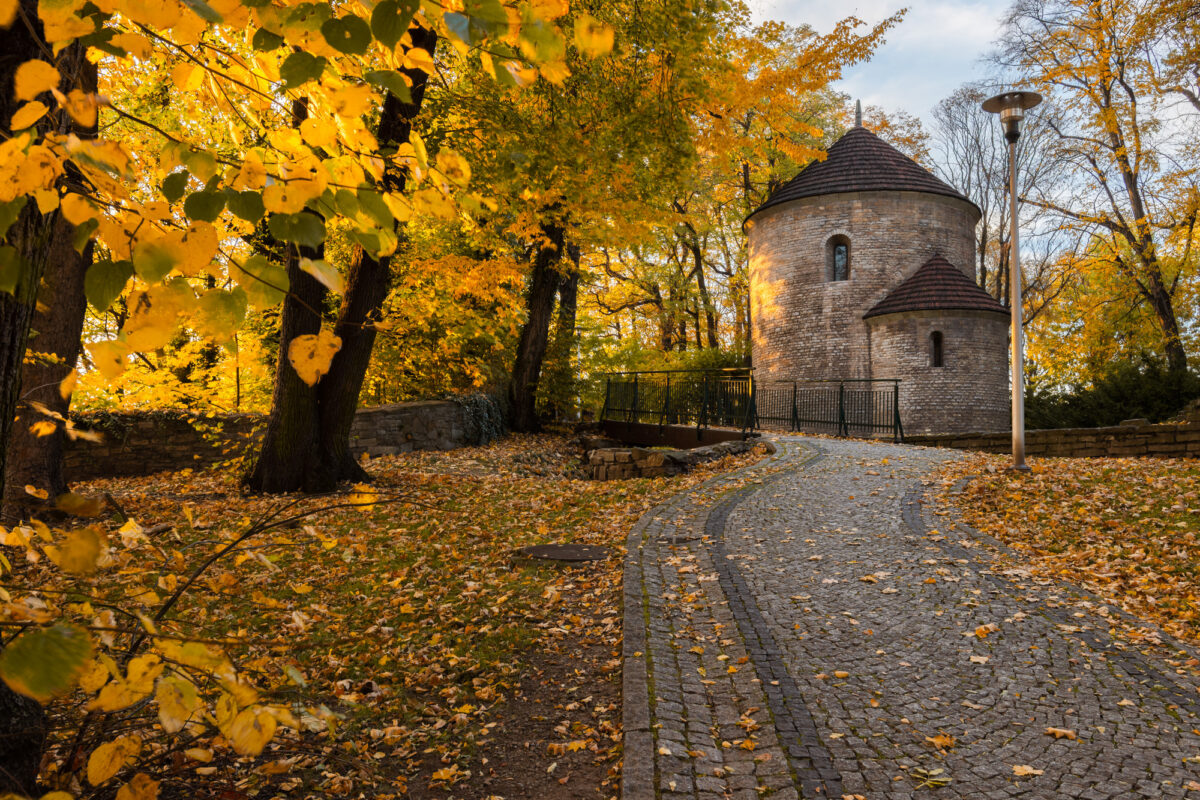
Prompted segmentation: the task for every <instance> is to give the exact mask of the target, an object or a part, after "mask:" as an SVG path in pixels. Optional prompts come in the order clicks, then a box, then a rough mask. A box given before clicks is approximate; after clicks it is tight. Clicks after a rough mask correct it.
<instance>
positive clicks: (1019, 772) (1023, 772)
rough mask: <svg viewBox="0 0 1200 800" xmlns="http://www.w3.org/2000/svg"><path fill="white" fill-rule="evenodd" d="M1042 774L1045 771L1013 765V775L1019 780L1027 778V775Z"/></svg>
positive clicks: (1027, 766)
mask: <svg viewBox="0 0 1200 800" xmlns="http://www.w3.org/2000/svg"><path fill="white" fill-rule="evenodd" d="M1043 772H1045V770H1041V769H1034V768H1033V767H1031V766H1029V765H1028V764H1014V765H1013V774H1014V775H1016V776H1017V777H1020V778H1024V777H1027V776H1029V775H1041V774H1042V773H1043Z"/></svg>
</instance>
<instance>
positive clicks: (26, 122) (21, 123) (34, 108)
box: [9, 100, 50, 131]
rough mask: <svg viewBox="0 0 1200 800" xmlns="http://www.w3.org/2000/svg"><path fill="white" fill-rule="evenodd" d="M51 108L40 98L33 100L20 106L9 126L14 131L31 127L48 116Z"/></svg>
mask: <svg viewBox="0 0 1200 800" xmlns="http://www.w3.org/2000/svg"><path fill="white" fill-rule="evenodd" d="M49 110H50V109H49V108H47V106H46V104H45V103H43V102H41V101H40V100H31V101H30V102H28V103H26V104H25V105H23V106H21V107H20V108H18V109H17V111H16V113H15V114H13V115H12V124H11V125H10V126H9V127H10V128H12V130H14V131H19V130H23V129H25V128H28V127H31V126H32V125H33V124H34V123H36V122H37V121H38V120H39V119H41V118H42V117H44V116H46V112H47V111H49Z"/></svg>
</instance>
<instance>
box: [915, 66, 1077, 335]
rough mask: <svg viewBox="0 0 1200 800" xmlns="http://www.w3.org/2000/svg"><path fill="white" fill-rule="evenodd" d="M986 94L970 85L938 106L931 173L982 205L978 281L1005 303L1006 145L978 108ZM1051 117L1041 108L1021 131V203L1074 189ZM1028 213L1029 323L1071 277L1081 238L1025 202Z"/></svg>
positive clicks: (990, 117) (1025, 293)
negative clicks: (1065, 261) (1068, 262)
mask: <svg viewBox="0 0 1200 800" xmlns="http://www.w3.org/2000/svg"><path fill="white" fill-rule="evenodd" d="M988 96H990V92H989V89H988V88H987V86H985V85H983V84H966V85H964V86H962V87H960V88H959V89H957V90H956V91H955V92H954V93H953V94H951V95H950V96H949V97H946V98H944V99H942V100H941V101H940V102H939V103H938V104H937V106H936V107H934V109H933V127H934V133H933V137H932V144H933V149H934V150H935V152H936V153H937V157H936V159H934V163H933V168H934V170H935V171H936V172H937V173H938V174H939V175H940V176H941V177H942V178H944V179H945V180H946V182H947V183H949V184H950V185H951V186H953V187H954V188H956V189H958V190H959V191H961V192H962V193H963V194H965V195H966V196H967V197H968V198H970V200H971V201H972V202H974V203H975V205H977V206H979V209H980V212H981V213H982V217H981V219H980V221H979V225H978V226H977V227H976V229H975V256H976V264H975V273H976V280H977V281H978V283H979V285H980V286H981V287H983V288H984V289H986V290H987V291H988V292H990V293H991V294H992V296H993V297H995V298H996V299H997V300H999V301H1000V302H1001V303H1003V304H1004V305H1008V302H1009V297H1010V292H1009V279H1010V272H1009V263H1010V255H1011V253H1010V250H1009V244H1008V243H1009V235H1010V232H1011V225H1010V219H1009V200H1008V185H1009V182H1008V144H1007V142H1005V141H1004V138H1003V136H1002V134H1001V131H1000V126H999V125H998V124H997V122H996V117H995V115H994V114H989V113H987V112H985V111H984V110H983V109H982V107H981V104H982V102H983V101H984V100H985V99H986V98H987V97H988ZM1052 114H1053V109H1052V108H1049V107H1045V106H1043V107H1041V108H1038V109H1036V110H1035V111H1034V112H1032V113H1031V114H1030V115H1029V116H1028V117H1027V118H1026V120H1025V123H1024V125H1023V127H1022V131H1021V138H1020V140H1019V141H1018V142H1017V195H1018V198H1025V197H1028V196H1030V195H1031V194H1033V193H1034V192H1035V191H1036V192H1037V193H1038V194H1040V195H1041V196H1043V197H1054V198H1056V199H1061V198H1062V197H1064V196H1065V194H1066V192H1067V191H1069V190H1068V189H1066V188H1065V187H1066V184H1067V182H1066V181H1065V180H1064V173H1063V163H1062V161H1061V160H1060V157H1059V149H1058V144H1057V143H1058V136H1057V134H1055V132H1054V130H1053V128H1052V126H1051V117H1050V116H1048V115H1052ZM1035 187H1036V189H1035ZM1023 211H1024V214H1023V215H1022V217H1021V225H1022V227H1023V229H1024V230H1025V235H1023V236H1022V242H1023V243H1024V250H1025V252H1023V253H1022V254H1021V269H1022V273H1023V276H1022V280H1023V281H1024V289H1023V290H1022V299H1023V302H1024V304H1025V310H1024V315H1023V320H1024V322H1025V324H1028V323H1029V322H1030V321H1031V320H1032V319H1034V318H1035V317H1036V316H1037V315H1038V314H1039V313H1040V312H1041V311H1042V310H1043V309H1044V308H1045V307H1046V306H1047V305H1048V304H1049V303H1050V302H1052V301H1053V299H1054V298H1055V297H1056V296H1057V294H1058V292H1059V291H1061V289H1062V287H1063V281H1064V280H1065V279H1066V274H1065V273H1064V272H1063V270H1061V269H1060V267H1061V261H1060V260H1059V254H1060V253H1061V252H1062V251H1063V250H1064V249H1069V248H1073V247H1074V246H1075V244H1076V243H1077V236H1074V235H1072V234H1071V233H1070V232H1069V231H1068V232H1065V233H1064V232H1060V231H1059V230H1058V226H1057V224H1056V223H1055V222H1054V221H1053V220H1051V219H1049V213H1048V212H1047V211H1045V209H1041V208H1037V207H1030V206H1028V205H1027V204H1026V205H1025V206H1024V208H1023ZM1031 212H1032V213H1031Z"/></svg>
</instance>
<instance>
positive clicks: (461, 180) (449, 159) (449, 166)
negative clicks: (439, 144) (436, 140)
mask: <svg viewBox="0 0 1200 800" xmlns="http://www.w3.org/2000/svg"><path fill="white" fill-rule="evenodd" d="M437 168H438V171H440V172H441V173H442V174H443V175H445V176H446V179H447V180H449V181H450V182H451V183H455V184H458V185H459V186H466V185H467V184H468V183H470V181H471V165H470V164H468V163H467V160H466V159H465V158H463V157H462V156H460V155H459V154H458V153H456V152H454V151H453V150H440V151H438V154H437Z"/></svg>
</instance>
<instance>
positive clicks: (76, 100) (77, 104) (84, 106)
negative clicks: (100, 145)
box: [59, 89, 100, 128]
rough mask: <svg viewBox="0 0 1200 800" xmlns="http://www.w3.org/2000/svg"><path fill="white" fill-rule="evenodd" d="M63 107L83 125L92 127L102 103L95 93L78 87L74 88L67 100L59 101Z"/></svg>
mask: <svg viewBox="0 0 1200 800" xmlns="http://www.w3.org/2000/svg"><path fill="white" fill-rule="evenodd" d="M59 102H60V103H61V104H62V107H63V108H65V109H66V110H67V113H68V114H70V115H71V119H73V120H75V121H76V122H78V123H79V125H80V126H81V127H84V128H92V127H95V125H96V113H97V111H98V110H99V108H100V104H99V102H98V101H97V99H96V95H94V94H84V93H83V92H81V91H79V90H78V89H72V90H71V91H70V92H69V93H68V94H67V98H66V102H63V101H61V100H60V101H59Z"/></svg>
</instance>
